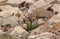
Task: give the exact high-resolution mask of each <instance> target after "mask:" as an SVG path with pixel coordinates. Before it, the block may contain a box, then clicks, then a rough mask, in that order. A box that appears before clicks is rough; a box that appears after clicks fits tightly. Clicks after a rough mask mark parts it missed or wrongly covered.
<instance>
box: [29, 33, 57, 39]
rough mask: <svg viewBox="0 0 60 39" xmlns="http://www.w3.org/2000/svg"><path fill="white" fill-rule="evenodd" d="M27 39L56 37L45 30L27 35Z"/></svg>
mask: <svg viewBox="0 0 60 39" xmlns="http://www.w3.org/2000/svg"><path fill="white" fill-rule="evenodd" d="M29 39H57V37H56V35H54V34H51V33H49V32H45V33H42V34H39V35H34V36H29Z"/></svg>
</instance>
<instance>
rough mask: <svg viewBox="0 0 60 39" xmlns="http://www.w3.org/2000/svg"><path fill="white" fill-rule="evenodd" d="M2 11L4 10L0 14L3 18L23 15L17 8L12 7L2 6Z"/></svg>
mask: <svg viewBox="0 0 60 39" xmlns="http://www.w3.org/2000/svg"><path fill="white" fill-rule="evenodd" d="M0 9H2V10H3V11H2V12H0V16H3V17H9V16H11V15H12V14H14V15H16V14H17V13H20V14H21V11H20V10H19V9H18V8H17V7H12V6H10V5H7V6H0ZM2 13H3V14H2Z"/></svg>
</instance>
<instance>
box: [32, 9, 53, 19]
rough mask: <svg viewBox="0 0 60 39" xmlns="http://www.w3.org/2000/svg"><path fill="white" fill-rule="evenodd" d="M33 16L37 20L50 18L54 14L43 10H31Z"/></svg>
mask: <svg viewBox="0 0 60 39" xmlns="http://www.w3.org/2000/svg"><path fill="white" fill-rule="evenodd" d="M32 13H33V14H34V15H33V16H36V17H38V18H51V17H52V16H53V15H54V14H53V13H52V12H50V11H47V10H46V9H44V8H37V9H34V10H32Z"/></svg>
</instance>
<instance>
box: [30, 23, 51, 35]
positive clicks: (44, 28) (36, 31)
mask: <svg viewBox="0 0 60 39" xmlns="http://www.w3.org/2000/svg"><path fill="white" fill-rule="evenodd" d="M49 28H50V26H49V25H48V24H43V25H41V26H39V27H38V28H36V29H34V30H32V31H31V33H30V35H38V34H41V33H44V32H48V30H49Z"/></svg>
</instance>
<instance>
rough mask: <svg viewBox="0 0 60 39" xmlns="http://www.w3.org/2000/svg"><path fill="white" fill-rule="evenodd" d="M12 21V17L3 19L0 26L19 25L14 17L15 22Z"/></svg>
mask: <svg viewBox="0 0 60 39" xmlns="http://www.w3.org/2000/svg"><path fill="white" fill-rule="evenodd" d="M13 19H14V17H11V18H4V20H3V23H2V25H6V24H10V25H11V26H17V25H19V24H18V22H17V20H16V17H15V20H13Z"/></svg>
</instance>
